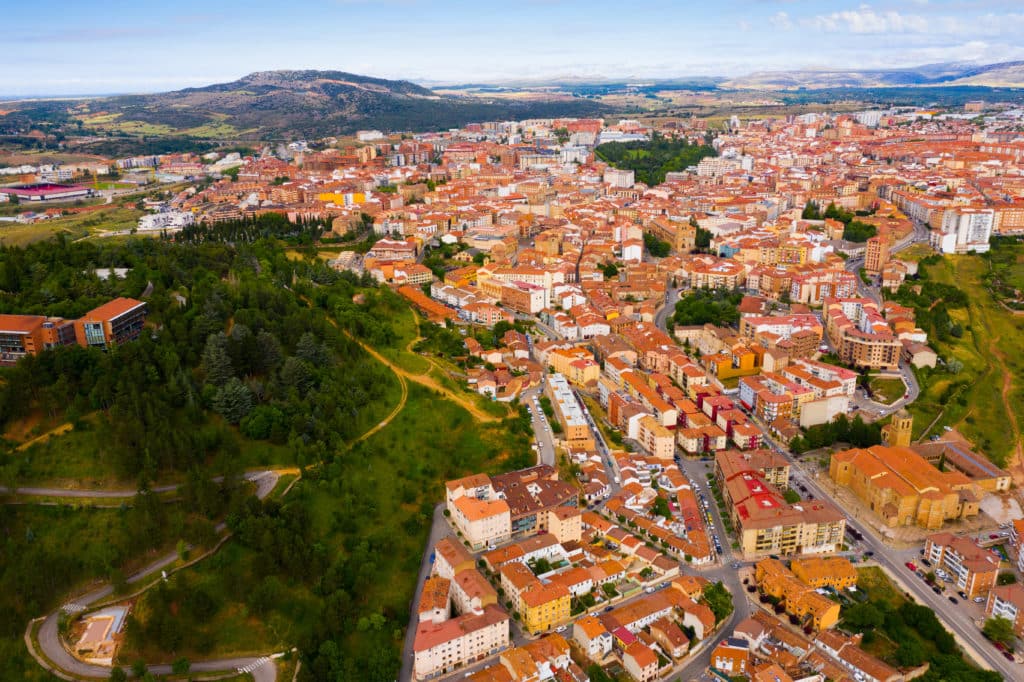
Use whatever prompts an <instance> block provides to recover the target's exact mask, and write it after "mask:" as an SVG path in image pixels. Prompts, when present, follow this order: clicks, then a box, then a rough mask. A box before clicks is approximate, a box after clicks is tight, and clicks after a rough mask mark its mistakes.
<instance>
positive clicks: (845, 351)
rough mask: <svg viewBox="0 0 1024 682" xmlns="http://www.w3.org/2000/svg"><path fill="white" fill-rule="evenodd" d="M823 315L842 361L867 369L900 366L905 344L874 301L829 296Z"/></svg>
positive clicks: (829, 334) (893, 368)
mask: <svg viewBox="0 0 1024 682" xmlns="http://www.w3.org/2000/svg"><path fill="white" fill-rule="evenodd" d="M823 316H824V318H825V329H826V330H827V331H828V336H829V338H830V339H831V340H832V343H833V345H835V348H836V354H837V355H838V356H839V358H840V359H841V360H842V361H843V362H845V363H846V364H848V365H852V366H854V367H864V368H867V369H888V370H896V369H899V362H900V353H901V352H902V350H903V344H902V343H901V341H900V340H899V338H898V337H897V336H896V335H895V334H894V333H893V332H892V330H891V329H890V328H889V325H888V324H887V323H886V321H885V319H884V318H883V317H882V315H881V313H879V312H878V307H877V305H875V303H874V301H871V300H869V299H829V300H827V301H825V310H824V313H823Z"/></svg>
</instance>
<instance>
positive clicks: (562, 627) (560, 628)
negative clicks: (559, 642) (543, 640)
mask: <svg viewBox="0 0 1024 682" xmlns="http://www.w3.org/2000/svg"><path fill="white" fill-rule="evenodd" d="M568 627H569V626H568V625H559V626H558V627H557V628H555V632H565V631H566V629H568Z"/></svg>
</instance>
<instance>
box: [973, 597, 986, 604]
mask: <svg viewBox="0 0 1024 682" xmlns="http://www.w3.org/2000/svg"><path fill="white" fill-rule="evenodd" d="M974 603H975V604H984V603H985V598H984V597H975V598H974Z"/></svg>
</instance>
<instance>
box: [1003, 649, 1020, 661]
mask: <svg viewBox="0 0 1024 682" xmlns="http://www.w3.org/2000/svg"><path fill="white" fill-rule="evenodd" d="M1003 658H1005V659H1006V660H1008V661H1014V662H1016V660H1017V659H1016V658H1014V655H1013V654H1011V653H1010V652H1009V651H1004V652H1003Z"/></svg>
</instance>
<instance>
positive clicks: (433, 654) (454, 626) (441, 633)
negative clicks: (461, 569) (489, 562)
mask: <svg viewBox="0 0 1024 682" xmlns="http://www.w3.org/2000/svg"><path fill="white" fill-rule="evenodd" d="M508 645H509V617H508V614H507V613H505V612H504V611H503V610H501V609H500V608H498V607H497V606H488V607H487V608H485V609H484V611H483V613H481V614H475V613H470V614H465V615H462V616H459V617H457V618H452V619H451V620H447V621H443V622H441V623H435V622H433V621H424V622H421V623H420V624H419V625H418V626H417V627H416V638H415V639H414V641H413V670H414V674H415V676H416V679H417V680H427V679H431V678H433V677H437V676H439V675H442V674H445V673H450V672H452V671H454V670H455V669H456V668H459V667H461V666H463V665H466V664H468V663H472V662H474V661H478V660H481V659H483V658H486V657H487V656H491V655H493V654H496V653H498V652H499V651H501V650H502V649H504V648H506V647H507V646H508Z"/></svg>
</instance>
